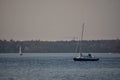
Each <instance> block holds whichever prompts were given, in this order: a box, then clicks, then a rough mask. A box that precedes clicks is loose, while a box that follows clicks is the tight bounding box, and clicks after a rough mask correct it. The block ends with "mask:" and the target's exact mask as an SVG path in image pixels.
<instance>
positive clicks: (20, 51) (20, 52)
mask: <svg viewBox="0 0 120 80" xmlns="http://www.w3.org/2000/svg"><path fill="white" fill-rule="evenodd" d="M19 54H20V56H22V55H23V54H22V50H21V47H19Z"/></svg>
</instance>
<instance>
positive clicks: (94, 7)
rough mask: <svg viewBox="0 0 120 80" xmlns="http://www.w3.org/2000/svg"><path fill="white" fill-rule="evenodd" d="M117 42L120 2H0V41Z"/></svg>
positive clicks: (58, 0) (114, 0) (30, 0)
mask: <svg viewBox="0 0 120 80" xmlns="http://www.w3.org/2000/svg"><path fill="white" fill-rule="evenodd" d="M83 22H84V23H85V33H84V39H85V40H86V39H87V40H91V39H92V40H94V39H117V38H119V39H120V0H0V39H7V40H10V39H14V40H36V39H37V40H71V39H73V37H79V38H80V37H81V27H82V24H83Z"/></svg>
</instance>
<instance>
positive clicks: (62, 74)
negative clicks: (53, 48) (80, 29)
mask: <svg viewBox="0 0 120 80" xmlns="http://www.w3.org/2000/svg"><path fill="white" fill-rule="evenodd" d="M76 55H77V53H26V54H24V55H23V56H20V55H19V54H16V53H10V54H0V80H120V54H108V53H94V54H92V55H94V56H96V57H99V58H100V60H99V61H93V62H89V61H86V62H85V61H82V62H81V61H73V60H72V58H73V57H75V56H76ZM85 55H86V54H85Z"/></svg>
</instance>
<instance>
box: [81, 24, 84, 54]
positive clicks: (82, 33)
mask: <svg viewBox="0 0 120 80" xmlns="http://www.w3.org/2000/svg"><path fill="white" fill-rule="evenodd" d="M83 35H84V23H83V25H82V34H81V43H82V40H83ZM80 51H81V52H80V56H82V46H81V47H80Z"/></svg>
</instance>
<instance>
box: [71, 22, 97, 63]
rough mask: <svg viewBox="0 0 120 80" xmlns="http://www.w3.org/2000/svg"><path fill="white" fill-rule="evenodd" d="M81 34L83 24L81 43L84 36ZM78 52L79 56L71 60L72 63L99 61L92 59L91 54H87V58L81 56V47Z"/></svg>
mask: <svg viewBox="0 0 120 80" xmlns="http://www.w3.org/2000/svg"><path fill="white" fill-rule="evenodd" d="M83 33H84V23H83V26H82V35H81V42H82V40H83V35H84V34H83ZM80 50H81V52H80V54H79V56H78V57H74V58H73V60H74V61H98V60H99V58H95V57H92V55H91V54H88V56H83V54H82V47H80Z"/></svg>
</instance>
